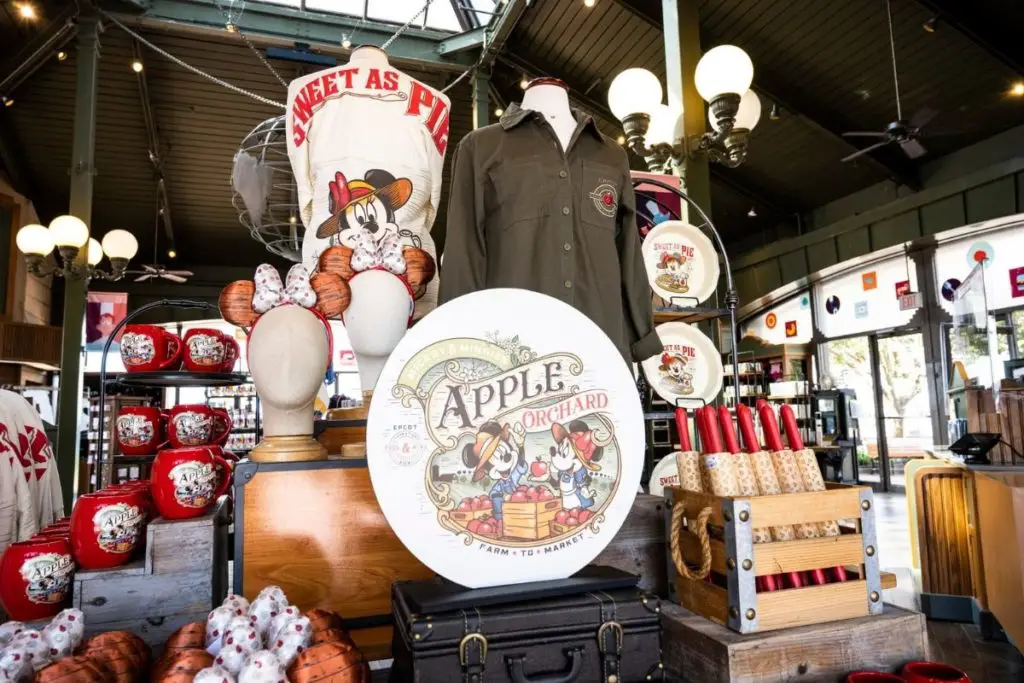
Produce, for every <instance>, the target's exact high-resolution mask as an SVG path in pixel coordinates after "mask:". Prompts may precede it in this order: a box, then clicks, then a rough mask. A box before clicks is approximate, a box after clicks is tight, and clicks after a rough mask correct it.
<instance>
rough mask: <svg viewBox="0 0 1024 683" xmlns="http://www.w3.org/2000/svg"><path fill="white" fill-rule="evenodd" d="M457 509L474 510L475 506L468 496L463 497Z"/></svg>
mask: <svg viewBox="0 0 1024 683" xmlns="http://www.w3.org/2000/svg"><path fill="white" fill-rule="evenodd" d="M455 509H456V510H460V511H463V512H464V511H466V510H472V509H473V508H472V504H471V503H470V502H469V499H468V498H463V499H462V502H461V503H459V507H457V508H455Z"/></svg>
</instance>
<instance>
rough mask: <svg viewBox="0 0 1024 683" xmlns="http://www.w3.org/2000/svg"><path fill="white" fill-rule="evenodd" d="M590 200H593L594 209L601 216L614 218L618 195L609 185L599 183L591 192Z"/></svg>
mask: <svg viewBox="0 0 1024 683" xmlns="http://www.w3.org/2000/svg"><path fill="white" fill-rule="evenodd" d="M590 198H591V199H593V200H594V207H595V208H597V210H598V211H599V212H600V213H601V215H603V216H606V217H608V218H613V217H614V216H615V210H616V209H617V208H618V203H619V195H618V192H617V191H616V189H615V187H614V186H613V185H612V184H611V183H601V184H600V185H598V186H597V187H595V188H594V190H593V192H591V193H590Z"/></svg>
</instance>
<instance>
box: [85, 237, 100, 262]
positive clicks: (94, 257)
mask: <svg viewBox="0 0 1024 683" xmlns="http://www.w3.org/2000/svg"><path fill="white" fill-rule="evenodd" d="M86 260H88V262H89V265H90V266H96V265H99V262H100V261H102V260H103V247H101V246H100V243H99V242H98V241H97V240H96V238H95V237H90V238H89V253H88V254H87V255H86Z"/></svg>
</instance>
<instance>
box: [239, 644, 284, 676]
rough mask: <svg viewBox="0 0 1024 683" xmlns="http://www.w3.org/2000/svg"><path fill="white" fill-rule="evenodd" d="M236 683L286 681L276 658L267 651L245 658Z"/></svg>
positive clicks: (282, 669)
mask: <svg viewBox="0 0 1024 683" xmlns="http://www.w3.org/2000/svg"><path fill="white" fill-rule="evenodd" d="M238 683H288V679H287V677H286V676H285V673H284V667H283V666H281V662H279V661H278V659H277V657H275V656H274V654H273V653H271V652H268V651H267V650H259V651H258V652H254V653H252V654H250V655H249V657H248V658H246V660H245V664H244V665H243V666H242V670H241V672H239V674H238Z"/></svg>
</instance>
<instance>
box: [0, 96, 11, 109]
mask: <svg viewBox="0 0 1024 683" xmlns="http://www.w3.org/2000/svg"><path fill="white" fill-rule="evenodd" d="M0 102H3V104H4V106H5V107H13V106H14V98H13V97H8V96H7V95H4V96H3V97H0Z"/></svg>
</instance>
